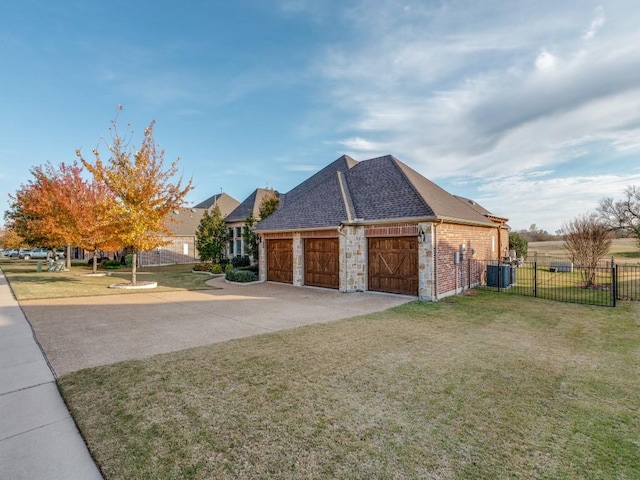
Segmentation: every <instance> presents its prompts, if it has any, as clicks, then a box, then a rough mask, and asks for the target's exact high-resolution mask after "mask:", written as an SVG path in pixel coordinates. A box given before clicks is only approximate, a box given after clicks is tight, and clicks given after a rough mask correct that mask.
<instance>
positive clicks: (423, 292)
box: [418, 222, 436, 301]
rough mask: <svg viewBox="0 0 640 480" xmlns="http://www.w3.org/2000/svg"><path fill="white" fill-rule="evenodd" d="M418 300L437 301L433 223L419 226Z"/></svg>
mask: <svg viewBox="0 0 640 480" xmlns="http://www.w3.org/2000/svg"><path fill="white" fill-rule="evenodd" d="M418 239H419V241H418V298H420V300H426V301H433V300H436V291H435V269H434V265H435V263H434V255H435V249H434V245H435V241H434V228H433V224H432V223H426V222H425V223H419V224H418Z"/></svg>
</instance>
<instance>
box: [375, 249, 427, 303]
mask: <svg viewBox="0 0 640 480" xmlns="http://www.w3.org/2000/svg"><path fill="white" fill-rule="evenodd" d="M369 290H372V291H376V292H389V293H402V294H405V295H418V239H417V238H416V237H394V238H370V239H369Z"/></svg>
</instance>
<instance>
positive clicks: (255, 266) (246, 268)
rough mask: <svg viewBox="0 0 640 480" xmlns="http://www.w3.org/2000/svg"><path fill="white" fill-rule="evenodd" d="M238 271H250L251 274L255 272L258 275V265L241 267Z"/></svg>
mask: <svg viewBox="0 0 640 480" xmlns="http://www.w3.org/2000/svg"><path fill="white" fill-rule="evenodd" d="M237 270H248V271H249V272H253V273H255V274H256V275H257V274H258V264H257V263H256V264H255V265H249V266H248V267H240V268H238V269H237Z"/></svg>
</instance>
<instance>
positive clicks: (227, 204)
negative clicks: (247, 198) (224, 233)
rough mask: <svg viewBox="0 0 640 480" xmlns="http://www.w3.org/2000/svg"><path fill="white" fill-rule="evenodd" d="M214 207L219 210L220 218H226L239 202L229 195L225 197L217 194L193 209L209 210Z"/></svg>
mask: <svg viewBox="0 0 640 480" xmlns="http://www.w3.org/2000/svg"><path fill="white" fill-rule="evenodd" d="M214 205H218V208H220V214H221V215H222V217H223V218H224V217H226V216H227V215H229V214H230V213H231V212H232V211H233V210H234V209H235V208H236V207H237V206H238V205H240V202H239V201H237V200H236V199H235V198H233V197H232V196H231V195H227V194H226V193H218V194H216V195H213V196H211V197H209V198H207V199H206V200H205V201H203V202H200V203H199V204H197V205H196V206H195V207H194V208H211V207H213V206H214Z"/></svg>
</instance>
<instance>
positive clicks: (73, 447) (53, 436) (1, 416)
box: [0, 271, 102, 480]
mask: <svg viewBox="0 0 640 480" xmlns="http://www.w3.org/2000/svg"><path fill="white" fill-rule="evenodd" d="M0 478H7V479H12V480H15V479H30V480H33V479H66V480H70V479H82V480H84V479H93V478H98V479H99V478H102V476H101V475H100V472H99V471H98V468H97V467H96V465H95V463H94V462H93V459H92V458H91V456H90V455H89V451H88V450H87V447H86V445H85V443H84V441H83V439H82V437H81V436H80V433H79V432H78V429H77V428H76V425H75V423H74V421H73V419H72V418H71V415H70V414H69V411H68V410H67V407H66V406H65V404H64V402H63V401H62V397H61V396H60V393H59V392H58V387H57V386H56V383H55V379H54V376H53V373H52V372H51V369H50V368H49V365H48V363H47V361H46V359H45V357H44V355H43V354H42V352H41V350H40V347H39V346H38V344H37V343H36V340H35V338H34V335H33V332H32V330H31V326H30V325H29V323H28V322H27V320H26V318H25V316H24V314H23V313H22V310H21V309H20V307H19V306H18V302H17V301H16V300H15V298H14V296H13V292H11V289H10V288H9V285H8V284H7V280H6V278H5V276H4V274H2V273H1V271H0Z"/></svg>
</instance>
